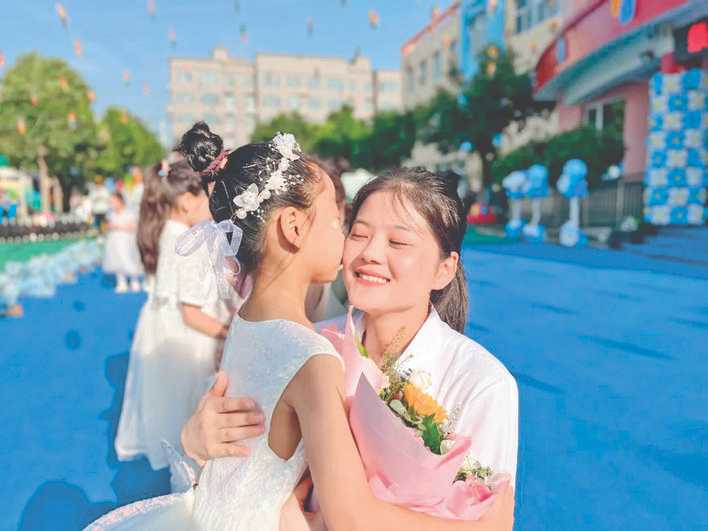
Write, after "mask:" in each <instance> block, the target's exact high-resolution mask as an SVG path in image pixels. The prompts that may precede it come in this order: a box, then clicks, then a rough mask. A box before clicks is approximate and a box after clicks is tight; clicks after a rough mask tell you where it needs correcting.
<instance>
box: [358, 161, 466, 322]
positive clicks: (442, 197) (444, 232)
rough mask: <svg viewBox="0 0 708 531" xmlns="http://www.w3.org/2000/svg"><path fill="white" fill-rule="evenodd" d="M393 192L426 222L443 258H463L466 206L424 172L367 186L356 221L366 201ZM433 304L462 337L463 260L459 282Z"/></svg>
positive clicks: (396, 173) (436, 294) (433, 297)
mask: <svg viewBox="0 0 708 531" xmlns="http://www.w3.org/2000/svg"><path fill="white" fill-rule="evenodd" d="M382 191H385V192H391V193H393V194H394V197H395V198H396V199H397V200H398V201H399V202H401V201H403V200H404V199H406V200H407V202H408V204H410V206H411V207H412V208H415V210H416V211H417V212H418V213H419V214H420V215H421V216H422V217H423V219H425V220H426V221H427V223H428V226H429V227H430V230H431V231H432V232H433V235H434V236H435V239H436V240H437V241H438V245H439V246H440V253H441V256H442V258H447V257H448V256H450V253H453V252H455V253H458V254H460V250H461V248H462V240H463V238H464V236H465V229H466V221H465V215H464V210H463V207H462V202H461V201H460V198H459V197H458V196H457V191H456V190H455V187H453V186H451V185H450V183H449V181H447V180H446V179H444V178H443V177H441V176H439V175H436V174H435V173H431V172H429V171H427V170H425V169H424V168H412V169H409V168H401V169H396V170H392V171H390V172H387V173H385V174H383V175H382V176H380V177H377V178H376V179H373V180H372V181H369V182H368V183H367V184H366V185H364V186H363V187H362V188H361V189H360V190H359V192H358V193H357V194H356V197H355V198H354V202H353V203H352V217H351V219H352V221H353V220H355V219H356V216H357V213H358V212H359V209H360V208H361V206H362V205H363V204H364V202H365V201H366V199H367V198H368V197H369V196H370V195H372V194H374V193H376V192H382ZM430 302H431V303H432V304H433V306H434V307H435V309H436V310H437V312H438V314H439V315H440V318H441V319H442V320H443V321H445V322H446V323H447V324H448V325H450V327H451V328H453V329H455V330H457V331H458V332H460V333H462V332H463V331H464V329H465V323H466V322H467V305H468V303H467V282H466V281H465V272H464V269H463V267H462V261H461V260H460V261H459V262H458V265H457V273H456V274H455V278H454V279H453V280H452V282H450V283H449V284H448V285H447V286H446V287H445V288H443V289H441V290H436V291H433V292H432V293H431V294H430Z"/></svg>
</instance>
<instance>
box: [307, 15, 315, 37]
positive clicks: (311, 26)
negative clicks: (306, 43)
mask: <svg viewBox="0 0 708 531" xmlns="http://www.w3.org/2000/svg"><path fill="white" fill-rule="evenodd" d="M314 31H315V23H314V21H313V20H312V17H310V18H308V19H307V35H308V36H309V37H312V33H313V32H314Z"/></svg>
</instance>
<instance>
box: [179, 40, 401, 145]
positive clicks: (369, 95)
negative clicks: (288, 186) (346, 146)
mask: <svg viewBox="0 0 708 531" xmlns="http://www.w3.org/2000/svg"><path fill="white" fill-rule="evenodd" d="M170 91H171V100H170V103H169V105H168V114H169V116H170V118H171V123H172V136H173V137H174V139H178V138H179V137H180V136H181V135H182V133H183V132H184V131H185V130H186V129H187V128H188V127H189V126H191V124H192V123H194V121H196V120H199V119H202V120H205V121H207V122H208V123H209V124H213V125H214V129H215V130H217V131H219V132H220V133H222V134H223V137H224V141H225V143H226V145H230V146H240V145H242V144H244V143H247V142H248V141H249V140H250V137H251V134H252V132H253V130H254V128H255V126H256V124H257V123H258V122H267V121H269V120H271V119H272V118H274V117H275V116H277V115H278V114H282V113H287V112H295V111H297V112H298V113H300V114H301V115H302V116H303V117H304V118H305V120H308V121H311V122H322V121H324V120H325V119H326V118H327V116H328V115H329V114H330V113H331V112H334V111H336V110H338V109H340V108H341V107H342V106H343V105H350V106H351V107H352V108H353V109H354V115H355V116H356V117H357V118H360V119H362V120H369V119H371V118H372V117H373V115H374V114H375V113H376V112H378V111H380V110H390V109H400V107H401V79H400V73H399V72H398V71H395V70H381V71H377V70H374V69H373V68H372V66H371V61H370V60H369V59H368V58H366V57H362V56H360V55H358V56H355V57H354V58H352V59H351V60H346V59H341V58H334V57H313V56H303V55H286V54H272V53H258V54H256V57H255V60H254V61H253V62H250V61H247V60H245V59H240V58H233V57H230V56H229V54H228V51H227V50H226V49H223V48H216V49H215V50H214V51H213V53H212V57H211V58H208V59H198V58H197V59H195V58H173V59H171V60H170Z"/></svg>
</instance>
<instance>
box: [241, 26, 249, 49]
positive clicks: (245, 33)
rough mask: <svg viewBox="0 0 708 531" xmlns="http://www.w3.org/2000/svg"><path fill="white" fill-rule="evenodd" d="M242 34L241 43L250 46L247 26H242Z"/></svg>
mask: <svg viewBox="0 0 708 531" xmlns="http://www.w3.org/2000/svg"><path fill="white" fill-rule="evenodd" d="M240 33H241V42H242V43H243V44H248V29H247V28H246V24H241V27H240Z"/></svg>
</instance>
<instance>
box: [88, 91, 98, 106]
mask: <svg viewBox="0 0 708 531" xmlns="http://www.w3.org/2000/svg"><path fill="white" fill-rule="evenodd" d="M86 97H87V98H88V100H89V101H90V102H91V103H93V102H94V101H95V100H96V93H95V92H94V91H93V90H87V91H86Z"/></svg>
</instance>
